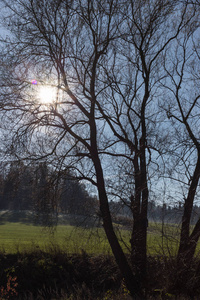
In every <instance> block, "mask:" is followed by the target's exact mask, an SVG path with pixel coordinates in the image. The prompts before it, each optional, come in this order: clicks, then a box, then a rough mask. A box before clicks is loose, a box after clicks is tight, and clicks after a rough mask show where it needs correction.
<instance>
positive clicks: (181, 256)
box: [177, 153, 200, 278]
mask: <svg viewBox="0 0 200 300" xmlns="http://www.w3.org/2000/svg"><path fill="white" fill-rule="evenodd" d="M199 178H200V153H199V154H198V159H197V163H196V168H195V170H194V174H193V177H192V180H191V184H190V188H189V191H188V196H187V198H186V199H185V204H184V212H183V217H182V224H181V225H182V226H181V236H180V245H179V250H178V255H177V268H178V273H179V274H182V276H181V277H183V278H184V276H185V275H184V274H185V272H187V270H188V268H189V267H190V265H191V262H192V260H193V258H194V254H195V250H196V246H197V242H198V240H199V237H200V219H199V220H198V222H197V223H196V225H195V227H194V229H193V231H192V233H190V223H191V216H192V209H193V204H194V198H195V194H196V190H197V186H198V182H199Z"/></svg>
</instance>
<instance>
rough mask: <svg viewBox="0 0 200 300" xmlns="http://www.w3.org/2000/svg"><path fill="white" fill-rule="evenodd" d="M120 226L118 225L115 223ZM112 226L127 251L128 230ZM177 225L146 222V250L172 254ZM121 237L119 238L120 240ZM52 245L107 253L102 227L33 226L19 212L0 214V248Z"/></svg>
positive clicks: (14, 250) (50, 247) (15, 249)
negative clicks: (147, 223) (9, 214)
mask: <svg viewBox="0 0 200 300" xmlns="http://www.w3.org/2000/svg"><path fill="white" fill-rule="evenodd" d="M119 228H120V227H119ZM119 228H118V229H116V232H117V234H118V236H119V239H120V240H121V245H122V247H123V248H124V250H125V251H126V252H128V251H129V250H128V244H129V240H130V231H128V230H125V229H120V230H119ZM178 232H179V229H178V227H177V226H176V225H173V224H166V225H165V226H164V228H162V225H161V224H160V223H150V224H149V227H148V238H147V241H148V254H151V255H153V254H154V255H157V254H158V255H162V254H165V255H166V254H167V255H174V254H175V252H176V249H177V245H178V243H177V241H178ZM122 240H123V242H122ZM56 248H59V249H61V250H62V251H64V252H67V253H80V252H82V250H84V251H86V252H87V253H90V254H91V253H93V254H100V253H111V250H110V246H109V245H108V242H107V240H106V237H105V233H104V230H103V228H98V227H91V228H86V227H76V226H72V225H69V224H61V225H58V226H57V227H56V228H55V230H53V231H52V230H50V229H49V228H45V227H43V226H38V225H37V226H36V225H34V223H33V222H32V220H31V219H29V217H27V216H25V215H22V214H20V218H19V215H18V216H17V217H16V215H15V217H13V215H12V219H11V218H8V215H5V214H1V215H0V251H1V252H5V253H17V252H23V251H27V252H29V251H33V250H37V249H38V250H39V249H41V250H43V251H47V252H48V251H52V250H56Z"/></svg>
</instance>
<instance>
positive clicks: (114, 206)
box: [110, 200, 200, 225]
mask: <svg viewBox="0 0 200 300" xmlns="http://www.w3.org/2000/svg"><path fill="white" fill-rule="evenodd" d="M110 209H111V211H112V214H113V216H114V218H116V219H115V221H117V222H119V223H122V224H124V225H126V224H127V225H128V224H129V219H130V218H131V214H130V209H129V206H128V204H127V203H126V201H124V202H123V203H122V202H114V201H111V202H110ZM183 209H184V206H183V203H181V202H179V203H177V204H176V203H173V205H170V203H162V204H158V203H157V202H156V201H154V200H151V201H149V206H148V221H150V222H164V223H174V224H181V221H182V215H183ZM199 216H200V207H199V206H198V205H194V207H193V212H192V220H191V224H195V223H196V222H197V220H198V218H199Z"/></svg>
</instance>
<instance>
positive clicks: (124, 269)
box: [93, 155, 144, 299]
mask: <svg viewBox="0 0 200 300" xmlns="http://www.w3.org/2000/svg"><path fill="white" fill-rule="evenodd" d="M93 162H94V166H95V170H96V175H97V188H98V194H99V201H100V211H101V215H102V219H103V227H104V230H105V233H106V236H107V239H108V242H109V244H110V247H111V249H112V252H113V255H114V257H115V260H116V262H117V264H118V266H119V269H120V271H121V273H122V276H123V277H124V280H125V283H126V286H127V288H128V290H129V291H130V294H131V296H132V297H133V299H144V295H143V293H142V291H141V285H140V283H139V279H140V278H137V276H135V275H134V273H133V271H132V269H131V267H130V265H129V263H128V261H127V258H126V256H125V254H124V252H123V250H122V248H121V246H120V244H119V241H118V239H117V236H116V234H115V232H114V228H113V224H112V219H111V215H110V209H109V204H108V198H107V194H106V190H105V183H104V177H103V170H102V167H101V163H100V160H99V157H98V155H95V156H93Z"/></svg>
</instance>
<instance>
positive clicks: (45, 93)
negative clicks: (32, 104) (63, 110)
mask: <svg viewBox="0 0 200 300" xmlns="http://www.w3.org/2000/svg"><path fill="white" fill-rule="evenodd" d="M38 98H39V101H40V102H41V103H43V104H52V103H53V102H54V101H55V98H56V92H55V88H52V87H49V86H45V87H44V86H43V87H40V90H39V93H38Z"/></svg>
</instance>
